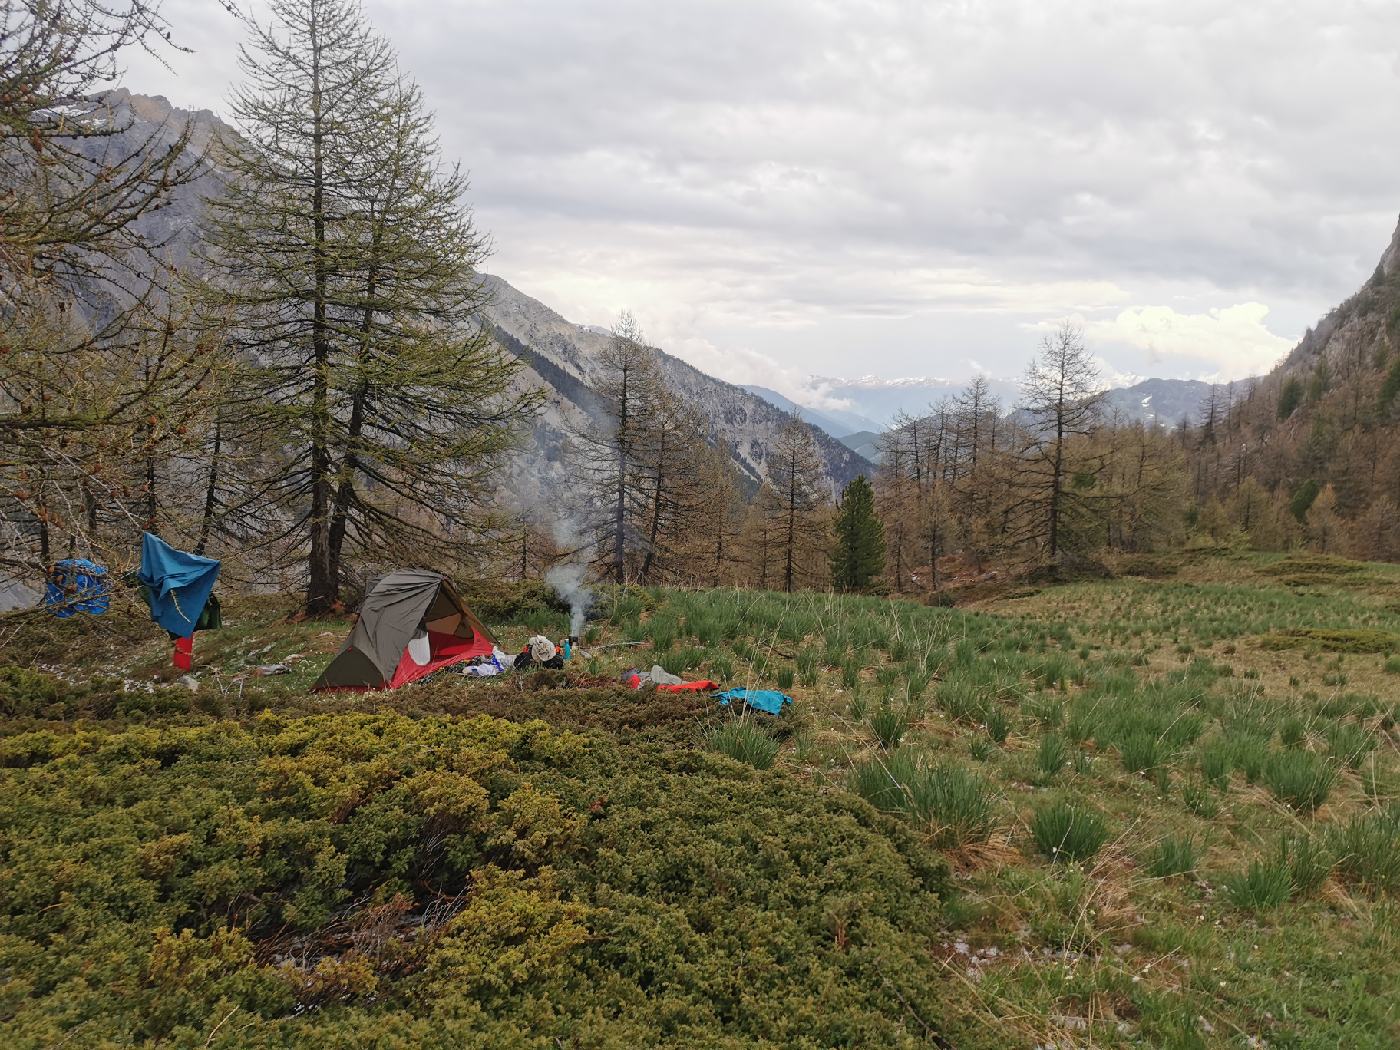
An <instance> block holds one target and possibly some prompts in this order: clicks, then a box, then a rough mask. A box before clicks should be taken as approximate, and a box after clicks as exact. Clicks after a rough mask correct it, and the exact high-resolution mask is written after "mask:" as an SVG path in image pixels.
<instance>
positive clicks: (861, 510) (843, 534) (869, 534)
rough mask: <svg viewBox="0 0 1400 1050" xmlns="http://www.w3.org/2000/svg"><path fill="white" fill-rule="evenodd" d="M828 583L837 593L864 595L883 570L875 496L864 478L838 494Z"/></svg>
mask: <svg viewBox="0 0 1400 1050" xmlns="http://www.w3.org/2000/svg"><path fill="white" fill-rule="evenodd" d="M835 532H836V542H835V544H834V545H833V547H832V551H831V582H832V585H833V586H834V587H835V588H836V589H837V590H840V591H864V590H868V589H869V588H870V585H871V584H872V583H873V582H874V581H875V579H876V577H878V576H879V575H880V573H882V572H883V571H884V569H885V539H884V531H883V528H882V527H881V525H880V519H879V516H878V515H877V514H876V513H875V493H874V491H873V490H872V489H871V487H870V482H868V481H867V480H866V479H865V475H864V474H860V475H857V476H856V477H855V478H854V479H853V480H852V481H851V482H850V484H848V485H847V486H846V488H845V489H844V490H843V491H842V493H841V499H840V501H839V502H838V503H837V506H836V521H835Z"/></svg>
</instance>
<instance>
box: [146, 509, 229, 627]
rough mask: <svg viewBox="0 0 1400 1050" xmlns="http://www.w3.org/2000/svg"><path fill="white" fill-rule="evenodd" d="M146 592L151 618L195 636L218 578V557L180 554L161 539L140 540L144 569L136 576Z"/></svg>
mask: <svg viewBox="0 0 1400 1050" xmlns="http://www.w3.org/2000/svg"><path fill="white" fill-rule="evenodd" d="M137 577H138V578H139V579H140V581H141V583H142V585H143V586H144V587H145V589H146V601H147V602H149V603H150V606H151V619H152V620H154V621H155V622H156V623H158V624H160V625H161V626H162V627H164V628H165V629H166V630H167V631H169V632H170V633H171V634H173V635H176V636H178V637H180V638H187V637H189V636H190V635H192V634H194V629H195V624H197V623H198V622H199V614H200V613H202V612H203V611H204V605H205V603H206V602H208V601H209V595H210V594H212V593H213V591H214V582H215V581H216V580H217V579H218V578H219V561H218V559H217V558H202V557H200V556H199V555H198V554H187V553H185V552H184V551H177V550H176V549H175V548H174V547H172V546H170V544H168V543H166V542H165V541H164V540H163V539H161V538H160V537H159V536H153V535H151V533H149V532H147V533H144V534H143V535H142V537H141V570H140V572H139V573H138V574H137Z"/></svg>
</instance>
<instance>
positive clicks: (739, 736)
mask: <svg viewBox="0 0 1400 1050" xmlns="http://www.w3.org/2000/svg"><path fill="white" fill-rule="evenodd" d="M705 742H706V743H707V744H708V745H709V747H710V750H712V751H718V752H719V753H720V754H722V755H728V756H729V757H730V758H732V759H734V760H735V761H736V762H743V763H744V764H746V765H750V766H753V767H754V768H755V769H771V768H772V766H773V760H774V759H776V758H777V757H778V741H776V740H774V739H773V737H772V735H771V734H770V733H769V732H768V731H767V730H765V729H764V728H763V727H762V726H758V725H755V724H754V723H753V722H745V721H733V722H726V723H725V724H724V725H722V726H720V727H719V728H718V729H713V730H711V731H710V733H709V735H708V736H707V737H706V739H705Z"/></svg>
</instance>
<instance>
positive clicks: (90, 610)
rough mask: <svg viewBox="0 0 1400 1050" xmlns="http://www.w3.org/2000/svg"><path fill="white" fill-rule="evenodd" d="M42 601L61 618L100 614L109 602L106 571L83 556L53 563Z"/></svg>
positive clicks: (110, 594) (110, 596)
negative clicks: (83, 614) (81, 614)
mask: <svg viewBox="0 0 1400 1050" xmlns="http://www.w3.org/2000/svg"><path fill="white" fill-rule="evenodd" d="M44 604H45V605H46V606H47V607H48V608H49V611H50V612H52V613H53V615H54V616H55V617H57V618H58V619H60V620H66V619H68V617H70V616H76V615H77V614H78V613H87V614H88V615H89V616H101V615H103V614H104V613H105V612H106V611H107V610H108V608H109V607H110V606H111V604H112V592H111V589H110V588H109V587H108V585H107V570H106V569H105V568H104V567H103V566H101V565H98V564H97V563H96V562H93V561H88V559H86V558H64V559H63V560H62V561H57V562H54V565H53V568H52V569H50V570H49V578H48V580H47V582H45V584H44Z"/></svg>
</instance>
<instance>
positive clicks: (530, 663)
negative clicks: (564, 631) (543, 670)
mask: <svg viewBox="0 0 1400 1050" xmlns="http://www.w3.org/2000/svg"><path fill="white" fill-rule="evenodd" d="M537 665H538V666H540V667H548V668H550V669H551V670H554V671H558V670H560V669H561V668H563V666H564V657H563V656H562V655H561V654H560V653H559V650H558V649H556V648H555V647H554V643H553V642H551V641H550V640H549V639H548V638H546V637H545V636H544V635H542V634H536V635H532V636H531V638H530V640H529V641H527V642H526V643H525V648H523V649H521V650H520V652H519V653H518V654H517V655H516V657H515V664H514V667H515V670H517V671H523V670H525V669H526V668H528V667H535V666H537Z"/></svg>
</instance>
